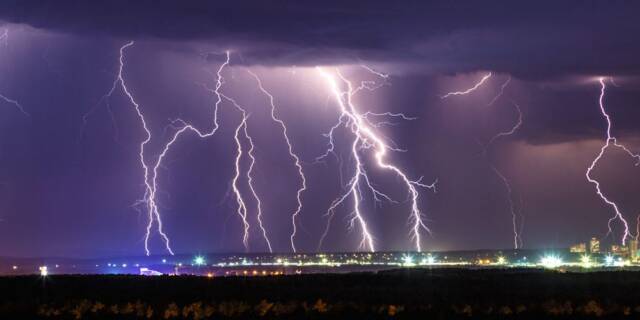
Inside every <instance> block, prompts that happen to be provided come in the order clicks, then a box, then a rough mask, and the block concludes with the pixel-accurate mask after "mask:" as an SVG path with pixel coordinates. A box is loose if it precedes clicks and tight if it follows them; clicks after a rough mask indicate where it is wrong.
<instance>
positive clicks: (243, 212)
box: [221, 94, 273, 253]
mask: <svg viewBox="0 0 640 320" xmlns="http://www.w3.org/2000/svg"><path fill="white" fill-rule="evenodd" d="M221 96H222V97H223V98H224V99H226V100H228V101H229V102H231V103H232V104H233V106H234V107H236V109H238V110H239V111H240V112H241V113H242V121H241V122H240V124H239V125H238V126H237V127H236V131H235V135H234V140H235V142H236V147H237V149H236V150H237V154H236V160H235V176H234V178H233V180H232V189H233V192H234V194H235V195H236V201H237V203H238V209H237V211H236V212H237V213H238V215H239V216H240V218H241V219H242V224H243V236H242V243H243V244H244V246H245V249H246V250H248V249H249V228H250V225H249V222H248V220H247V216H248V215H247V206H246V202H245V201H244V198H243V197H242V193H241V192H240V189H239V188H238V186H237V183H238V179H239V178H240V160H241V158H242V155H243V151H242V150H243V149H242V143H241V142H240V132H242V133H243V135H244V138H245V140H246V141H247V142H248V143H249V146H250V147H249V150H248V151H247V156H248V157H249V159H250V162H249V168H248V170H247V174H246V175H247V185H248V186H249V190H250V191H251V195H252V196H253V198H254V200H255V201H256V208H257V209H256V210H257V220H258V226H259V228H260V230H261V232H262V237H263V238H264V240H265V242H266V244H267V248H268V249H269V252H271V253H273V248H272V247H271V240H269V237H268V235H267V229H266V228H265V227H264V223H263V221H262V200H260V197H259V196H258V193H257V191H256V189H255V186H254V185H253V175H252V173H253V168H254V165H255V162H256V159H255V156H254V154H253V151H254V148H255V146H254V144H253V139H252V138H251V135H249V131H248V115H247V113H246V111H245V109H244V108H243V107H241V106H240V105H239V104H238V103H237V102H236V101H235V100H234V99H232V98H229V97H227V96H226V95H224V94H221Z"/></svg>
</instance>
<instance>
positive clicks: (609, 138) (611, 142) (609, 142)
mask: <svg viewBox="0 0 640 320" xmlns="http://www.w3.org/2000/svg"><path fill="white" fill-rule="evenodd" d="M598 81H599V82H600V97H599V98H598V104H599V107H600V112H601V113H602V117H603V118H604V119H605V121H606V122H607V130H606V140H605V143H604V145H603V146H602V147H601V148H600V152H599V153H598V155H597V156H596V157H595V159H593V161H592V162H591V165H590V166H589V168H588V169H587V172H586V173H585V176H586V178H587V180H588V181H589V182H591V183H593V185H594V186H595V187H596V193H597V194H598V196H599V197H600V198H601V199H602V201H604V202H605V203H606V204H608V205H609V206H611V208H612V209H613V210H614V212H615V215H614V216H613V217H611V218H610V219H609V221H608V223H607V227H608V231H607V235H609V234H610V233H611V232H612V230H611V223H612V222H613V221H614V220H616V219H619V220H620V221H621V222H622V224H623V225H624V233H623V235H622V245H625V243H626V241H627V238H628V237H629V236H631V234H630V233H629V224H628V223H627V220H626V219H625V218H624V216H623V215H622V212H621V211H620V208H618V204H616V203H615V202H613V201H612V200H610V199H609V198H607V196H606V195H605V194H604V193H603V192H602V190H601V188H600V182H599V181H598V180H596V179H594V178H593V177H592V176H591V172H592V171H593V169H594V168H595V167H596V165H597V164H598V162H599V161H600V159H601V158H602V156H603V155H604V153H605V151H606V150H607V149H608V148H609V147H611V146H614V147H618V148H620V149H621V150H623V151H624V152H626V153H627V154H628V155H629V156H630V157H632V158H635V159H636V160H637V161H638V162H636V166H637V165H638V164H639V163H640V155H639V154H634V153H632V152H631V151H630V150H629V149H628V148H627V147H626V146H624V145H622V144H620V143H618V140H617V139H616V137H614V136H613V135H612V134H611V127H612V122H611V117H610V116H609V114H608V113H607V110H606V109H605V106H604V95H605V91H606V88H607V85H606V83H605V78H603V77H602V78H599V79H598Z"/></svg>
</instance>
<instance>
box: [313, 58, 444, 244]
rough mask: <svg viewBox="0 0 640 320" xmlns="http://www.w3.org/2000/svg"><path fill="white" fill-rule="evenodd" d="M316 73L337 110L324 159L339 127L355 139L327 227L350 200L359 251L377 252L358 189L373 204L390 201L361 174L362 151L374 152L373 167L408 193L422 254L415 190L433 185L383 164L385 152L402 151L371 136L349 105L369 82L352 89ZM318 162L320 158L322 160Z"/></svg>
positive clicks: (324, 73)
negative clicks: (349, 173)
mask: <svg viewBox="0 0 640 320" xmlns="http://www.w3.org/2000/svg"><path fill="white" fill-rule="evenodd" d="M316 69H317V70H318V72H319V73H320V75H321V76H322V77H323V78H324V79H326V81H327V83H328V84H329V87H330V89H331V92H332V93H333V95H334V96H335V99H336V101H337V103H338V105H339V107H340V117H339V118H338V124H336V125H335V126H333V127H332V128H331V129H330V131H329V133H328V134H327V136H328V137H329V150H328V151H327V152H326V153H325V155H328V154H329V153H331V152H333V150H334V137H333V133H334V131H335V130H336V129H337V128H338V127H340V126H341V125H343V124H344V125H345V126H347V127H348V128H349V129H350V130H351V132H352V133H353V136H354V140H353V143H352V144H351V153H352V157H353V159H354V161H355V173H354V175H353V177H352V178H351V179H350V180H349V182H348V184H347V187H348V188H347V191H346V192H345V193H343V194H342V195H341V196H340V197H338V198H337V199H336V200H334V201H333V202H332V203H331V205H330V207H329V209H328V211H327V215H328V216H329V221H328V222H329V223H330V219H331V218H332V216H333V214H334V213H335V210H336V208H337V207H338V206H339V205H340V204H342V203H343V202H344V201H345V200H346V199H347V198H349V197H351V198H352V199H353V212H352V215H353V218H352V219H351V220H350V227H351V228H353V225H354V224H355V222H356V221H357V222H358V223H359V225H360V228H361V231H362V240H361V243H360V247H361V248H365V245H366V246H367V247H368V248H369V250H370V251H375V250H376V249H375V244H374V238H373V236H372V235H371V233H370V232H369V230H368V227H367V223H366V221H365V219H364V216H363V213H362V212H361V210H360V201H361V200H362V191H361V189H360V188H361V184H363V183H364V184H365V186H366V187H367V188H369V190H371V192H372V194H373V196H374V199H375V200H376V201H380V200H381V199H380V197H383V198H385V199H387V200H391V198H390V197H388V196H387V195H386V194H384V193H382V192H380V191H378V190H377V189H376V188H375V187H374V186H373V185H372V184H371V182H370V180H369V177H368V175H367V173H366V171H365V170H364V164H363V161H362V159H361V157H360V151H361V150H363V149H370V148H373V149H374V159H375V160H376V164H377V165H378V167H380V168H382V169H385V170H390V171H392V172H394V173H395V174H396V175H397V176H398V177H399V178H401V180H402V182H403V184H404V185H405V186H406V188H407V190H408V192H409V198H410V202H411V214H410V217H409V221H410V223H411V225H412V227H411V229H412V232H411V238H412V239H413V240H414V241H415V248H416V250H418V251H422V244H421V235H420V230H421V229H424V230H425V231H427V232H430V230H429V228H428V227H427V226H426V224H425V223H424V221H423V217H422V212H421V211H420V209H419V206H418V197H419V192H418V190H417V188H418V187H423V188H435V182H434V183H433V184H430V185H427V184H423V183H421V182H420V180H421V179H418V180H411V179H409V178H408V177H407V175H406V174H405V173H404V171H403V170H401V169H400V168H399V167H397V166H395V165H392V164H390V163H388V162H386V161H385V159H386V155H387V153H388V151H402V150H400V149H397V148H395V147H393V146H390V145H389V144H388V143H387V142H386V141H385V139H384V138H382V137H381V136H380V135H379V134H377V133H376V132H374V130H373V129H372V126H371V125H369V122H368V120H367V119H366V116H364V115H363V114H361V113H360V112H358V110H357V108H356V106H355V105H354V103H353V101H352V98H353V95H354V94H355V93H357V92H358V91H360V90H362V89H370V88H372V87H371V86H370V85H371V83H370V82H362V83H361V84H360V86H358V87H354V86H353V84H352V83H351V81H349V80H347V79H346V78H345V77H344V76H343V75H342V74H341V73H340V71H339V70H338V69H337V68H336V69H335V76H334V75H332V74H331V73H329V72H327V71H325V70H324V69H323V68H321V67H316ZM368 70H370V69H368ZM370 71H371V70H370ZM373 73H374V74H377V73H376V72H373ZM338 81H340V82H342V83H344V84H345V85H346V86H347V90H346V91H343V90H341V89H340V86H339V84H338ZM384 115H388V116H398V117H403V118H408V117H406V116H404V115H401V114H391V113H387V114H384ZM320 158H322V156H321V157H320ZM329 223H328V224H327V228H326V229H325V233H324V234H323V235H322V237H321V239H320V244H319V246H321V245H322V240H323V239H324V237H326V234H327V231H328V227H329Z"/></svg>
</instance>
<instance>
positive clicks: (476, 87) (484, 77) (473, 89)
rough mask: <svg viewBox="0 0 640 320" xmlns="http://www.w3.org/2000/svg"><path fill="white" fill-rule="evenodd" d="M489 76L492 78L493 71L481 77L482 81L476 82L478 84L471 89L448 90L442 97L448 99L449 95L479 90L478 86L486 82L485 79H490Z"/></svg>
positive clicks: (461, 94) (460, 94)
mask: <svg viewBox="0 0 640 320" xmlns="http://www.w3.org/2000/svg"><path fill="white" fill-rule="evenodd" d="M489 78H491V72H489V73H487V74H485V75H484V76H483V77H482V78H481V79H480V81H478V82H476V84H475V85H474V86H473V87H471V88H469V89H466V90H464V91H453V92H448V93H447V94H445V95H443V96H441V97H440V98H441V99H446V98H449V97H451V96H463V95H466V94H469V93H471V92H474V91H476V90H478V88H480V87H481V86H482V85H483V84H484V83H485V81H487V80H489Z"/></svg>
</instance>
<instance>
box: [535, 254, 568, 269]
mask: <svg viewBox="0 0 640 320" xmlns="http://www.w3.org/2000/svg"><path fill="white" fill-rule="evenodd" d="M562 263H563V262H562V259H561V258H560V257H558V256H555V255H548V256H544V257H542V259H540V265H542V266H543V267H545V268H550V269H553V268H557V267H559V266H561V265H562Z"/></svg>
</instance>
